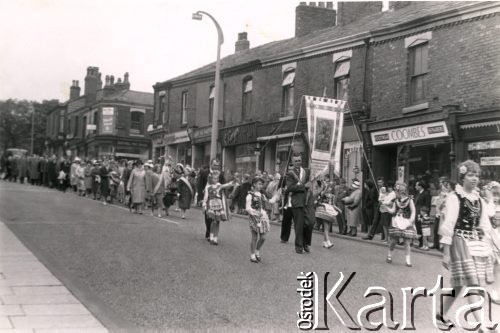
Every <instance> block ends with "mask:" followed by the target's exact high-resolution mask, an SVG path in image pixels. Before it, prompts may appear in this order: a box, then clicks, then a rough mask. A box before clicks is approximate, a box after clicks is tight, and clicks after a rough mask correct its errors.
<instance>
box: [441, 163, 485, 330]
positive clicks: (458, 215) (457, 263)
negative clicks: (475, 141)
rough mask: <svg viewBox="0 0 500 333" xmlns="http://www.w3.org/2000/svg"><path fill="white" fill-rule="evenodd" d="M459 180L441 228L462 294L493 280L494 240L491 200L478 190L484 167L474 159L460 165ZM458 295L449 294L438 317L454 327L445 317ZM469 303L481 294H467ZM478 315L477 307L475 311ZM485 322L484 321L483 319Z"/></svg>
mask: <svg viewBox="0 0 500 333" xmlns="http://www.w3.org/2000/svg"><path fill="white" fill-rule="evenodd" d="M458 171H459V182H460V183H461V185H458V184H457V185H456V187H455V192H453V193H450V194H449V195H448V196H447V198H446V204H445V205H446V209H445V214H444V220H443V222H442V223H441V226H440V228H439V234H440V235H441V241H440V242H441V244H443V266H444V267H445V268H446V269H448V270H449V271H450V273H451V285H452V287H453V289H454V292H455V293H456V294H457V295H460V294H461V292H462V289H463V288H464V287H484V286H485V285H486V284H489V283H492V282H493V261H492V251H491V247H490V244H489V242H488V240H487V239H486V237H487V236H488V235H489V234H490V233H491V229H492V228H491V223H490V220H489V218H488V214H487V207H486V206H487V204H486V203H485V201H484V200H483V199H481V198H480V196H479V193H478V192H477V191H476V186H477V185H478V183H479V174H480V172H481V169H480V168H479V165H478V164H477V163H476V162H474V161H471V160H468V161H465V162H463V163H461V164H460V165H459V166H458ZM455 299H456V298H455V297H446V299H445V300H444V304H443V314H442V315H441V316H440V315H438V316H437V318H438V319H439V320H440V321H441V323H444V324H445V325H446V326H448V327H450V325H452V323H451V321H450V320H447V319H444V316H446V313H447V312H448V310H449V309H450V307H451V306H452V305H453V301H454V300H455ZM467 299H468V301H469V304H473V303H475V302H478V301H480V299H479V295H477V294H476V295H471V296H470V297H467ZM472 313H473V315H474V317H475V319H476V320H477V321H478V322H481V320H480V318H478V314H477V311H474V312H472ZM483 325H484V323H483Z"/></svg>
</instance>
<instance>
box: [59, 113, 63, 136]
mask: <svg viewBox="0 0 500 333" xmlns="http://www.w3.org/2000/svg"><path fill="white" fill-rule="evenodd" d="M59 133H64V111H61V112H59Z"/></svg>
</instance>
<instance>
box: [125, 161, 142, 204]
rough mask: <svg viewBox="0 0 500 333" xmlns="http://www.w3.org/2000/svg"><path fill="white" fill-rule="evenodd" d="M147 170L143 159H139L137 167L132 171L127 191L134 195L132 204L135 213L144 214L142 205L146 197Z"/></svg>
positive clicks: (136, 163)
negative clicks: (143, 164)
mask: <svg viewBox="0 0 500 333" xmlns="http://www.w3.org/2000/svg"><path fill="white" fill-rule="evenodd" d="M145 176H146V171H144V167H143V166H142V161H141V160H137V161H136V162H135V168H134V169H133V170H132V172H131V173H130V178H129V180H128V184H127V191H129V192H130V195H131V196H132V206H131V209H132V208H133V209H134V213H136V214H142V206H143V205H144V200H145V199H146V183H145V179H144V178H145Z"/></svg>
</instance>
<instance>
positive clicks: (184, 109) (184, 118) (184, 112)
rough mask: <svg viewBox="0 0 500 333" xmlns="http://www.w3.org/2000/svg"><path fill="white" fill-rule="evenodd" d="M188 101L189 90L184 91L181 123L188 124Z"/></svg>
mask: <svg viewBox="0 0 500 333" xmlns="http://www.w3.org/2000/svg"><path fill="white" fill-rule="evenodd" d="M187 103H188V93H187V91H185V92H183V93H182V110H181V125H186V124H187V122H188V120H187Z"/></svg>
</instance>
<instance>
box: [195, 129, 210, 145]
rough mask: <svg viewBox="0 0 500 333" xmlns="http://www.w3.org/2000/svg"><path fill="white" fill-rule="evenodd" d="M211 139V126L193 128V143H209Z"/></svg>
mask: <svg viewBox="0 0 500 333" xmlns="http://www.w3.org/2000/svg"><path fill="white" fill-rule="evenodd" d="M211 137H212V126H207V127H202V128H195V129H194V131H193V143H202V142H209V141H210V140H211Z"/></svg>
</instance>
